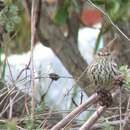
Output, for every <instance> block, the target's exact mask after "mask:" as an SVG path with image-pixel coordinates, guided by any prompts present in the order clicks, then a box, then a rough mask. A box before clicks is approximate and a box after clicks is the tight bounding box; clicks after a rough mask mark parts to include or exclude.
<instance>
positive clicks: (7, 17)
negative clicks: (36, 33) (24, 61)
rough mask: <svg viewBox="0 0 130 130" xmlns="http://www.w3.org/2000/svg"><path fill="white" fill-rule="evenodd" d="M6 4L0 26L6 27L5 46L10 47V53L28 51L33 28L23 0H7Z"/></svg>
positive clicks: (0, 15)
mask: <svg viewBox="0 0 130 130" xmlns="http://www.w3.org/2000/svg"><path fill="white" fill-rule="evenodd" d="M4 5H5V7H4V8H3V9H2V10H1V11H0V26H2V27H3V28H4V34H3V37H4V38H3V46H4V48H8V53H9V54H10V53H19V52H23V51H27V50H28V49H29V47H30V44H29V42H30V35H31V34H30V33H31V30H30V22H29V21H28V18H27V17H28V16H27V14H26V12H25V9H24V7H23V1H21V0H17V1H16V0H5V1H4ZM8 36H9V38H8V39H6V38H7V37H8Z"/></svg>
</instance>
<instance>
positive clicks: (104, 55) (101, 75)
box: [87, 38, 120, 87]
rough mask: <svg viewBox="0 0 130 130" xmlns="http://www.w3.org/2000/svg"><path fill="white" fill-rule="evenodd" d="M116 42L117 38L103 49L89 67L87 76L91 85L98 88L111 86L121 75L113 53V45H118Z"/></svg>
mask: <svg viewBox="0 0 130 130" xmlns="http://www.w3.org/2000/svg"><path fill="white" fill-rule="evenodd" d="M115 40H116V38H115V39H114V40H112V41H111V42H110V43H108V45H107V46H106V47H105V48H103V49H101V50H100V51H99V52H98V53H97V54H96V55H95V58H94V60H93V62H92V63H91V64H90V65H89V66H88V70H87V75H88V77H89V79H90V81H91V83H93V84H94V85H96V86H101V87H102V86H110V85H111V84H112V80H113V78H114V77H115V76H117V75H119V74H120V73H119V71H118V66H117V64H116V63H115V62H114V60H113V58H112V53H111V48H112V46H113V44H116V43H115Z"/></svg>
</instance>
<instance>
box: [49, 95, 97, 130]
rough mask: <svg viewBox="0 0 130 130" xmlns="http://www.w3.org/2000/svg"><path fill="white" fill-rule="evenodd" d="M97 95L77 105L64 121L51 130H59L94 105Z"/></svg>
mask: <svg viewBox="0 0 130 130" xmlns="http://www.w3.org/2000/svg"><path fill="white" fill-rule="evenodd" d="M98 98H99V97H98V95H97V94H96V93H95V94H93V95H92V96H91V97H89V98H88V100H87V101H86V102H85V103H83V104H81V105H79V106H78V107H77V108H76V109H74V110H73V111H72V112H71V113H70V114H68V115H67V116H66V117H65V118H64V119H62V120H61V121H60V122H59V123H57V124H56V125H55V126H54V127H53V128H51V130H61V128H63V127H64V126H65V125H66V124H67V123H69V122H70V121H71V120H72V119H73V118H74V117H75V116H77V115H79V114H80V113H81V112H83V111H85V110H86V109H87V108H88V107H89V106H90V105H91V104H93V103H95V102H96V101H97V100H98Z"/></svg>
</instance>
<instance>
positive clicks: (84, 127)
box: [79, 106, 106, 130]
mask: <svg viewBox="0 0 130 130" xmlns="http://www.w3.org/2000/svg"><path fill="white" fill-rule="evenodd" d="M105 108H106V107H105V106H100V107H99V108H98V110H97V111H96V112H95V113H94V114H93V115H92V116H91V117H90V118H89V119H88V120H87V122H86V123H84V124H83V125H82V126H81V127H80V129H79V130H89V129H90V127H91V126H92V125H93V124H94V123H95V122H96V121H97V120H98V119H99V117H100V116H101V115H102V113H103V112H104V110H105Z"/></svg>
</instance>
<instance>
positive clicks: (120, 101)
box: [119, 89, 122, 130]
mask: <svg viewBox="0 0 130 130" xmlns="http://www.w3.org/2000/svg"><path fill="white" fill-rule="evenodd" d="M121 95H122V93H121V89H120V94H119V96H120V97H119V114H120V130H122V123H121V120H122V112H121V111H122V110H121V106H122V105H121V103H122V100H121Z"/></svg>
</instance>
